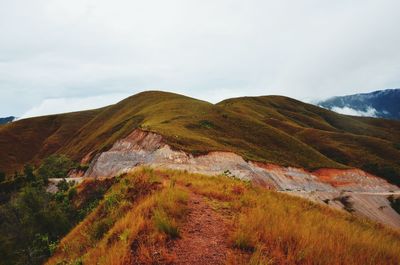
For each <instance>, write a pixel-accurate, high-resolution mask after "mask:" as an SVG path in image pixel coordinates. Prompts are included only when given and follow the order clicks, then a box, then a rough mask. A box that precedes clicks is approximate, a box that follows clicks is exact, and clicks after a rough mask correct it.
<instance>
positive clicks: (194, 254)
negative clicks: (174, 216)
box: [170, 194, 230, 265]
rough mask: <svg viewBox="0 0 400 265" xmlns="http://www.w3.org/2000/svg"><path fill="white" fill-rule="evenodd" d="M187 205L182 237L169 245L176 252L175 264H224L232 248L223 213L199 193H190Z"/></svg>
mask: <svg viewBox="0 0 400 265" xmlns="http://www.w3.org/2000/svg"><path fill="white" fill-rule="evenodd" d="M188 209H189V213H188V217H187V220H186V222H185V224H184V225H183V226H182V227H181V230H180V232H181V238H180V239H178V240H176V241H174V242H172V245H171V246H170V251H171V252H172V253H174V254H175V255H176V259H175V261H174V264H178V265H184V264H185V265H186V264H191V265H195V264H213V265H217V264H225V263H226V259H227V257H228V253H229V252H230V248H229V241H228V240H229V239H228V235H229V234H228V227H227V224H226V223H225V221H224V220H223V218H222V216H221V215H220V214H218V213H217V212H215V211H214V210H213V209H212V208H211V207H210V205H208V204H207V203H206V202H204V200H203V198H202V197H201V196H199V195H196V194H191V197H190V199H189V202H188Z"/></svg>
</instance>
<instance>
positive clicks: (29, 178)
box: [24, 164, 36, 182]
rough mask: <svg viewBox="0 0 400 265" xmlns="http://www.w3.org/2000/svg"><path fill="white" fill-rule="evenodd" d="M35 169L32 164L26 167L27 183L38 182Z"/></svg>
mask: <svg viewBox="0 0 400 265" xmlns="http://www.w3.org/2000/svg"><path fill="white" fill-rule="evenodd" d="M33 171H34V167H33V166H32V165H30V164H28V165H25V166H24V176H25V178H26V180H27V181H29V182H33V181H35V180H36V176H35V174H34V173H33Z"/></svg>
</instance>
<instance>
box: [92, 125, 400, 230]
mask: <svg viewBox="0 0 400 265" xmlns="http://www.w3.org/2000/svg"><path fill="white" fill-rule="evenodd" d="M139 165H146V166H151V167H158V168H168V169H177V170H187V171H189V172H193V173H201V174H206V175H221V174H225V175H230V176H235V177H237V178H240V179H242V180H248V181H253V182H254V183H257V184H259V185H262V186H264V187H266V188H270V189H274V190H278V191H286V192H288V193H291V194H293V195H296V196H302V197H305V198H308V199H311V200H314V201H319V202H323V201H324V200H325V201H326V200H327V199H329V200H330V201H333V199H334V196H338V194H339V195H340V194H341V193H343V192H346V193H348V194H349V195H348V196H350V197H351V200H354V203H353V207H354V211H355V213H357V214H360V215H362V216H366V217H368V218H371V219H373V220H376V221H379V222H381V223H384V224H387V225H391V226H395V227H400V215H398V214H397V213H396V212H395V211H394V210H393V209H392V208H391V207H390V203H389V201H388V200H387V196H388V195H389V194H397V193H400V189H399V187H397V186H395V185H392V184H390V183H388V182H387V181H385V180H384V179H381V178H378V177H376V176H373V175H371V174H368V173H366V172H364V171H362V170H359V169H346V170H342V169H320V170H317V171H314V172H309V171H307V170H304V169H301V168H293V167H282V166H278V165H271V164H264V163H257V162H251V161H249V162H247V161H245V160H244V159H243V158H242V157H241V156H239V155H237V154H235V153H230V152H210V153H209V154H207V155H202V156H193V155H191V154H187V153H185V152H182V151H176V150H172V149H171V148H170V146H168V145H167V144H165V143H164V142H163V139H162V136H160V135H158V134H155V133H152V132H145V131H142V130H140V129H136V130H134V131H133V132H132V133H131V134H130V135H129V136H128V137H126V138H124V139H121V140H119V141H117V142H116V143H115V144H114V145H113V147H112V148H111V149H110V150H109V151H106V152H103V153H101V154H99V155H97V156H96V157H95V158H94V159H93V160H92V162H91V164H90V167H89V169H88V171H87V172H86V174H85V177H111V176H116V175H118V174H121V173H125V172H129V171H130V170H132V169H133V168H135V167H136V166H139ZM331 206H332V207H336V208H344V206H343V205H342V204H341V203H339V202H337V201H333V203H331Z"/></svg>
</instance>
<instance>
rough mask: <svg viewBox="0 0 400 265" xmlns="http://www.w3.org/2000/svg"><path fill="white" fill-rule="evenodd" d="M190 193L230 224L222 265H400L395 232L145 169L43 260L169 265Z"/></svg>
mask: <svg viewBox="0 0 400 265" xmlns="http://www.w3.org/2000/svg"><path fill="white" fill-rule="evenodd" d="M191 192H193V193H197V194H199V195H202V196H204V197H205V198H207V200H206V201H207V202H208V203H210V205H212V206H213V208H214V209H215V210H216V211H217V212H219V213H220V214H221V215H222V216H225V217H226V220H227V222H231V225H230V226H229V227H232V230H231V236H230V242H231V245H230V247H231V248H232V253H234V256H230V257H229V258H228V261H227V262H228V264H400V233H399V232H398V231H394V230H392V229H389V228H386V227H383V226H381V225H378V224H376V223H373V222H370V221H367V220H364V219H360V218H358V217H354V216H352V215H350V214H348V213H345V212H339V211H336V210H332V209H330V208H328V207H327V206H323V205H317V204H315V203H312V202H309V201H306V200H303V199H300V198H296V197H291V196H289V195H286V194H280V193H277V192H273V191H267V190H264V189H261V188H257V187H253V186H252V185H251V184H250V183H247V182H243V181H239V180H236V179H233V178H230V177H226V176H218V177H208V176H203V175H198V174H189V173H186V172H181V171H172V170H162V171H159V170H151V169H146V168H145V169H138V170H136V171H135V172H133V173H132V174H129V175H127V176H125V177H123V178H121V179H120V181H119V182H118V183H117V184H114V186H113V187H112V188H111V189H110V190H109V192H108V193H107V194H106V196H105V198H104V199H103V201H102V202H101V203H100V205H99V206H98V207H97V208H96V210H95V211H94V212H93V213H92V214H90V215H89V216H88V217H87V218H86V219H85V220H84V221H83V222H81V223H80V224H79V225H78V226H77V227H76V228H75V229H74V230H73V231H72V232H71V233H70V234H69V235H67V236H66V237H65V238H64V239H63V240H62V241H61V243H60V245H59V247H58V250H57V251H56V253H55V255H54V256H53V257H52V258H51V259H50V260H49V261H48V262H47V264H60V263H62V264H137V263H141V264H152V263H158V264H168V263H170V262H172V261H174V259H175V258H176V257H175V256H174V253H171V252H170V251H169V249H168V247H167V242H168V241H169V240H174V239H177V238H179V236H180V234H179V228H180V226H181V225H182V224H183V223H184V222H185V216H186V213H187V200H188V196H189V193H191ZM93 230H96V231H93ZM80 262H81V263H80Z"/></svg>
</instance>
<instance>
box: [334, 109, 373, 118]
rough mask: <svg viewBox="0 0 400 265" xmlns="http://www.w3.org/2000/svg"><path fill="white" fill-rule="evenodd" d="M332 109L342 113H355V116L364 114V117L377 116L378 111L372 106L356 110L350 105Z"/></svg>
mask: <svg viewBox="0 0 400 265" xmlns="http://www.w3.org/2000/svg"><path fill="white" fill-rule="evenodd" d="M331 110H332V111H334V112H337V113H340V114H346V115H353V116H364V117H377V111H376V109H374V108H372V107H368V108H367V110H366V111H362V110H356V109H352V108H350V107H343V108H340V107H332V108H331Z"/></svg>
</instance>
